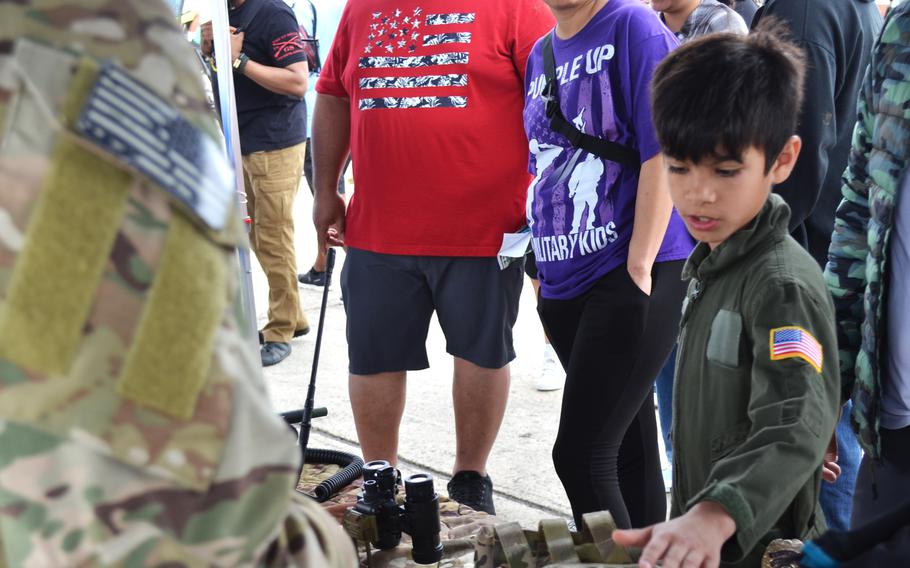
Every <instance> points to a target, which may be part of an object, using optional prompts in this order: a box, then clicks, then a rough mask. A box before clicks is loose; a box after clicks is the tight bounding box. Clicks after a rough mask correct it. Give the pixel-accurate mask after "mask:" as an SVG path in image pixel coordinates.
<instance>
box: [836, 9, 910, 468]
mask: <svg viewBox="0 0 910 568" xmlns="http://www.w3.org/2000/svg"><path fill="white" fill-rule="evenodd" d="M908 59H910V3H907V2H904V3H902V4H899V5H897V6H896V7H894V8H892V10H891V12H890V14H889V16H888V18H887V20H886V21H885V27H884V29H883V31H882V35H881V37H880V39H879V41H878V43H877V44H876V46H875V50H874V53H873V56H872V61H871V63H870V65H869V70H868V71H867V74H866V79H865V81H864V84H863V87H862V90H861V91H860V96H859V106H858V113H859V119H858V122H857V124H856V129H855V131H854V135H853V148H852V149H851V153H850V161H849V163H848V165H847V170H846V172H845V173H844V182H845V183H844V186H843V196H844V198H843V201H842V202H841V204H840V206H839V207H838V209H837V216H836V219H835V225H834V234H833V236H832V240H831V248H830V251H829V255H828V258H829V260H828V265H827V267H826V269H825V278H826V280H827V283H828V287H829V289H830V290H831V293H832V295H833V296H834V304H835V308H836V311H837V319H838V345H839V348H840V369H841V377H842V379H841V384H842V388H843V396H844V398H845V399H846V398H850V397H852V399H853V405H854V406H853V417H852V419H853V426H854V429H855V430H856V431H857V433H858V434H859V439H860V443H861V444H862V446H863V447H864V448H865V450H866V452H869V453H871V454H872V455H873V456H875V457H879V456H880V450H881V447H880V441H879V435H878V430H879V423H880V416H879V408H880V404H881V392H882V380H883V376H884V375H883V372H882V351H883V346H884V333H885V329H886V326H885V323H886V322H885V317H886V316H887V311H886V308H885V305H884V299H885V298H886V286H887V283H888V266H887V259H888V254H889V245H890V241H891V231H892V228H893V227H892V226H893V222H894V212H895V202H896V198H897V188H898V184H899V183H900V180H901V178H902V176H903V173H904V171H905V169H906V166H907V160H908V158H910V66H908V64H907V61H908Z"/></svg>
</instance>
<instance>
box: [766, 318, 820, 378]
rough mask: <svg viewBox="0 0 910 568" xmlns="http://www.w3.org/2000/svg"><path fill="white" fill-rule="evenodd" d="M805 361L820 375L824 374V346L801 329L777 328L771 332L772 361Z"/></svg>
mask: <svg viewBox="0 0 910 568" xmlns="http://www.w3.org/2000/svg"><path fill="white" fill-rule="evenodd" d="M792 358H798V359H803V360H804V361H806V362H807V363H809V364H810V365H812V367H813V368H814V369H815V370H816V371H817V372H819V373H821V372H822V361H823V353H822V345H821V343H819V342H818V340H817V339H815V337H814V336H813V335H812V334H811V333H809V332H808V331H806V330H805V329H803V328H801V327H796V326H787V327H777V328H774V329H772V330H771V360H772V361H780V360H782V359H792Z"/></svg>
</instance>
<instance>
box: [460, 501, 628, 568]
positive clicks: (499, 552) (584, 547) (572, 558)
mask: <svg viewBox="0 0 910 568" xmlns="http://www.w3.org/2000/svg"><path fill="white" fill-rule="evenodd" d="M583 520H584V527H583V530H582V531H581V532H570V531H569V527H568V525H567V524H566V521H565V520H563V519H547V520H543V521H540V524H539V527H538V529H537V530H536V531H527V530H522V528H521V526H520V525H519V524H518V523H505V524H500V525H496V526H495V527H492V528H491V529H487V530H485V531H484V532H482V533H481V534H480V536H479V538H478V547H477V554H476V556H475V566H477V567H478V568H496V567H499V566H504V567H506V568H535V567H537V566H554V567H555V566H560V567H564V568H568V567H570V566H579V567H581V566H585V567H589V568H594V567H603V568H611V567H620V566H637V564H636V563H634V560H635V559H636V558H637V557H638V554H639V551H637V550H636V551H629V550H626V549H625V548H623V547H621V546H619V545H617V544H616V543H614V542H613V531H614V530H616V523H614V521H613V516H612V515H610V513H608V512H606V511H603V512H598V513H587V514H586V515H585V516H584V519H583Z"/></svg>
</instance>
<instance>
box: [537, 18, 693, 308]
mask: <svg viewBox="0 0 910 568" xmlns="http://www.w3.org/2000/svg"><path fill="white" fill-rule="evenodd" d="M676 46H677V41H676V38H675V37H673V34H672V33H670V31H669V30H667V28H666V27H665V26H664V25H663V24H662V23H661V21H660V19H659V18H658V16H657V14H656V13H655V12H654V11H653V10H652V9H651V8H649V7H648V6H646V5H644V4H642V2H641V0H610V1H609V2H608V3H607V5H606V6H604V7H603V8H602V9H601V10H600V12H598V13H597V14H596V15H595V16H594V18H593V19H592V20H591V21H590V22H588V24H587V25H586V26H585V27H584V28H583V29H582V30H581V31H580V32H578V33H577V34H576V35H574V36H573V37H571V38H570V39H568V40H561V39H559V38H558V37H554V40H553V51H554V53H555V59H556V67H557V69H556V75H557V78H558V79H559V82H560V88H559V100H560V104H561V107H562V112H563V115H564V116H565V117H566V119H567V120H569V121H570V122H573V123H574V124H575V126H576V127H577V128H580V129H581V130H583V131H584V132H586V133H588V134H592V135H595V136H598V137H601V138H606V139H608V140H613V141H615V142H618V143H620V144H623V145H625V146H628V147H631V148H634V149H636V150H637V151H638V153H639V154H640V155H641V161H642V163H644V162H645V161H647V160H649V159H650V158H652V157H654V156H655V155H656V154H657V153H658V152H659V151H660V146H659V144H658V143H657V135H656V133H655V131H654V125H653V124H652V122H651V103H650V100H651V95H650V82H651V76H652V74H653V72H654V68H655V67H656V66H657V64H658V63H660V61H661V60H662V59H663V58H664V56H665V55H666V54H667V53H669V52H670V51H672V50H673V49H674V48H675V47H676ZM525 81H526V84H525V92H526V97H525V109H524V123H525V132H526V133H527V135H528V140H529V141H530V142H529V144H530V151H531V156H530V163H529V167H528V169H529V171H530V172H531V174H533V175H534V180H533V181H532V182H531V186H530V187H529V188H528V204H527V209H528V211H527V212H528V225H529V226H530V227H531V235H532V239H531V246H532V248H533V250H534V255H535V258H536V261H537V267H538V270H539V273H540V285H541V294H542V295H543V296H544V297H546V298H552V299H557V300H563V299H568V298H573V297H575V296H578V295H579V294H582V293H584V292H585V291H587V290H588V289H589V288H591V286H593V285H594V283H595V282H596V281H597V280H599V279H600V278H601V277H603V276H604V275H605V274H607V273H608V272H610V271H611V270H613V269H614V268H616V267H617V266H620V265H622V264H624V263H625V262H626V260H627V257H628V253H629V241H630V240H631V237H632V222H633V220H634V218H635V196H636V194H637V192H638V172H637V171H632V169H631V168H627V167H623V166H620V165H619V164H617V163H615V162H611V161H608V160H602V159H600V158H598V157H597V156H595V155H593V154H589V153H587V152H585V151H583V150H579V149H576V148H574V147H573V146H572V145H571V144H570V143H569V141H568V140H567V139H566V138H564V137H563V136H561V135H559V134H556V133H555V132H553V131H552V130H550V126H549V121H548V120H547V117H546V108H545V106H546V105H545V102H544V100H543V98H542V97H541V93H542V92H543V90H544V86H545V84H546V77H545V76H544V68H543V58H542V55H541V42H540V41H538V42H537V45H535V46H534V50H533V51H532V52H531V55H530V57H529V58H528V66H527V74H526V78H525ZM693 246H694V243H693V241H692V239H691V237H690V236H689V233H688V232H687V231H686V227H685V225H684V224H683V221H682V219H680V217H679V215H678V214H677V213H676V211H675V210H674V211H673V216H672V218H671V219H670V225H669V227H668V229H667V233H666V236H665V237H664V241H663V244H662V245H661V247H660V252H659V254H658V255H657V262H666V261H670V260H680V259H684V258H686V257H688V255H689V253H690V252H691V251H692V248H693Z"/></svg>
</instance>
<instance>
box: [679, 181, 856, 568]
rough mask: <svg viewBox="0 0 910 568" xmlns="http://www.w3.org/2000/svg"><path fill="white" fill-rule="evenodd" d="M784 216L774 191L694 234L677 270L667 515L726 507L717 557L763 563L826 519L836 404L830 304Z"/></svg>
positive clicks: (817, 273) (837, 390) (837, 378)
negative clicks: (754, 207) (710, 237)
mask: <svg viewBox="0 0 910 568" xmlns="http://www.w3.org/2000/svg"><path fill="white" fill-rule="evenodd" d="M789 217H790V210H789V208H788V207H787V205H786V204H785V203H784V202H783V200H782V199H781V198H780V197H779V196H777V195H772V196H771V197H770V199H769V200H768V202H767V203H766V204H765V206H764V207H763V209H762V210H761V212H760V213H759V215H758V217H757V218H756V219H755V221H753V222H752V223H751V224H750V225H749V226H747V227H746V228H744V229H743V230H741V231H739V232H737V233H736V234H734V235H733V236H732V237H730V238H729V239H728V240H727V241H725V242H724V243H722V244H721V245H720V246H718V247H717V248H716V249H715V250H713V251H711V250H710V249H709V248H708V246H707V245H706V244H705V243H699V245H698V246H697V247H696V248H695V250H694V251H693V253H692V256H691V257H690V258H689V261H688V263H687V264H686V267H685V269H684V271H683V276H684V277H685V278H689V279H691V281H690V284H689V291H688V294H687V297H686V300H685V303H684V305H683V318H682V323H681V334H680V340H679V358H678V363H677V368H676V385H675V390H674V393H673V405H674V409H673V430H672V431H673V450H674V451H673V460H674V463H673V468H674V479H673V491H672V511H671V516H673V517H676V516H679V515H681V514H682V513H684V512H685V511H686V510H688V509H689V508H691V507H692V506H693V505H695V504H696V503H698V502H700V501H714V502H717V503H719V504H720V505H722V506H723V507H724V509H726V511H727V512H728V513H730V515H731V516H732V517H733V519H734V520H735V521H736V527H737V530H736V534H735V535H734V536H733V537H732V538H730V540H729V541H727V543H726V545H725V546H724V549H723V565H724V566H759V565H760V563H761V555H762V552H763V551H764V549H765V546H766V545H767V544H768V543H769V542H770V541H771V540H773V539H774V538H801V539H804V538H812V537H813V536H816V535H818V534H820V533H821V532H822V531H823V530H824V528H825V525H824V516H823V515H822V513H821V509H820V508H819V506H818V492H819V488H820V483H821V481H822V477H821V474H822V468H821V465H822V458H823V455H824V452H825V448H826V447H827V445H828V442H829V441H830V439H831V435H832V432H833V431H834V425H835V423H836V421H837V417H838V412H839V408H840V374H839V372H838V359H837V337H836V333H835V324H834V307H833V304H832V301H831V297H830V295H829V293H828V291H827V289H826V287H825V282H824V280H823V278H822V273H821V271H820V270H819V269H818V265H817V264H816V263H815V261H814V260H813V259H812V257H811V256H809V254H808V253H806V252H805V251H804V250H803V249H802V248H801V247H800V246H799V245H798V244H797V243H796V241H795V240H793V239H792V238H791V237H790V236H789V234H788V232H787V222H788V220H789ZM778 332H784V333H782V334H781V333H778ZM788 332H795V335H794V333H788ZM795 338H799V339H800V340H801V341H802V342H801V343H796V344H795V345H794V343H793V342H792V341H790V340H792V339H795ZM785 340H786V341H785Z"/></svg>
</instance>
